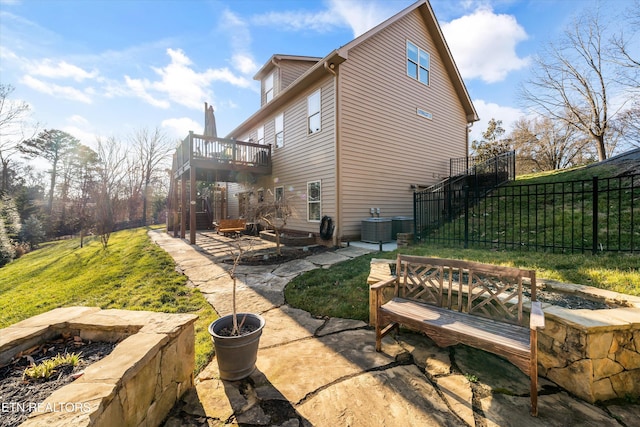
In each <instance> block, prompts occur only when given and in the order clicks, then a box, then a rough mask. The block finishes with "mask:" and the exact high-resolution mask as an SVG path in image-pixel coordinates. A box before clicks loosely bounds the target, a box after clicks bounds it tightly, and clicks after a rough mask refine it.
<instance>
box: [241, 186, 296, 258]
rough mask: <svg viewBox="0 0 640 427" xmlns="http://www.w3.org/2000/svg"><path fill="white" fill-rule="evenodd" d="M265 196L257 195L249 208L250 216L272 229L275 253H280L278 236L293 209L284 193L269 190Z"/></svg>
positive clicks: (293, 212) (292, 213)
mask: <svg viewBox="0 0 640 427" xmlns="http://www.w3.org/2000/svg"><path fill="white" fill-rule="evenodd" d="M267 192H268V193H269V194H268V196H267V197H264V196H263V195H262V194H260V195H258V200H257V202H256V205H255V207H252V208H251V211H252V213H251V216H252V217H254V218H255V220H256V221H258V222H263V223H265V224H266V225H267V227H268V228H270V229H272V230H273V232H274V234H275V239H276V254H277V255H278V256H281V255H282V250H281V248H280V246H281V244H280V237H281V235H282V233H283V232H284V229H285V227H286V226H287V221H288V220H289V218H291V217H292V216H294V215H295V210H294V208H293V206H292V204H291V202H290V200H288V199H287V197H286V196H285V195H284V194H273V193H271V190H267Z"/></svg>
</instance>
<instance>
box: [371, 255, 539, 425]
mask: <svg viewBox="0 0 640 427" xmlns="http://www.w3.org/2000/svg"><path fill="white" fill-rule="evenodd" d="M395 268H396V270H395V277H392V278H390V279H387V280H383V281H380V282H378V283H376V284H373V285H371V287H370V303H371V316H372V317H374V318H373V319H371V320H372V323H373V324H374V325H375V329H376V351H381V347H382V338H383V337H384V336H385V335H386V334H388V333H389V332H390V331H391V330H393V329H396V330H397V329H398V328H399V325H400V324H403V325H405V326H407V327H409V328H410V329H414V330H417V331H421V332H424V333H425V334H426V335H427V336H429V337H430V338H431V339H433V341H434V342H435V343H436V344H437V345H438V346H440V347H448V346H450V345H455V344H464V345H468V346H471V347H475V348H478V349H481V350H485V351H488V352H490V353H493V354H496V355H499V356H502V357H504V358H506V359H507V360H508V361H510V362H511V363H513V364H514V365H515V366H517V367H518V368H519V369H520V370H521V371H522V372H524V373H525V374H526V375H528V376H529V377H530V379H531V414H532V415H533V416H537V415H538V362H537V328H539V327H544V313H543V312H542V308H541V306H540V303H539V302H536V276H535V271H533V270H523V269H519V268H515V267H500V266H495V265H489V264H481V263H477V262H465V261H460V260H451V259H442V258H427V257H419V256H409V255H398V258H397V260H396V267H395ZM525 281H527V282H528V283H527V286H525V283H524V282H525ZM389 288H391V289H389ZM526 288H529V290H530V293H529V295H530V297H529V299H530V301H531V305H530V314H529V315H528V316H527V313H526V312H524V310H523V307H524V306H525V303H526V299H527V298H526V297H527V295H526V294H525V290H526ZM527 305H528V304H527Z"/></svg>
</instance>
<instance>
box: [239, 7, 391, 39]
mask: <svg viewBox="0 0 640 427" xmlns="http://www.w3.org/2000/svg"><path fill="white" fill-rule="evenodd" d="M396 9H397V4H395V5H394V4H393V3H392V2H381V1H371V0H330V1H328V7H327V9H325V10H321V11H308V10H298V11H285V12H268V13H264V14H262V15H256V16H254V17H253V18H252V19H251V22H252V23H253V24H255V25H260V26H269V27H274V28H278V29H279V30H287V31H314V32H318V33H325V32H329V31H332V30H334V29H335V28H338V27H349V28H351V31H352V32H353V36H354V37H358V36H359V35H361V34H363V33H365V32H367V31H368V30H370V29H371V28H373V27H375V26H376V25H378V24H380V23H382V22H383V21H384V20H386V19H387V18H389V17H391V16H392V15H393V14H394V13H397V12H398V11H397V10H396Z"/></svg>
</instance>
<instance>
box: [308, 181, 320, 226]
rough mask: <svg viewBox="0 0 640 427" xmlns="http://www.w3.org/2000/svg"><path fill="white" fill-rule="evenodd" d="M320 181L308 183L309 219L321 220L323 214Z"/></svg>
mask: <svg viewBox="0 0 640 427" xmlns="http://www.w3.org/2000/svg"><path fill="white" fill-rule="evenodd" d="M320 190H321V187H320V181H312V182H308V183H307V220H308V221H320V216H321V212H322V210H321V197H320V196H321V194H322V193H321V191H320Z"/></svg>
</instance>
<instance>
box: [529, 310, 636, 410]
mask: <svg viewBox="0 0 640 427" xmlns="http://www.w3.org/2000/svg"><path fill="white" fill-rule="evenodd" d="M544 311H545V320H546V327H545V328H544V329H543V330H540V331H539V332H538V365H539V367H540V371H539V372H540V375H542V376H544V377H546V378H548V379H550V380H551V381H553V382H555V383H556V384H558V385H559V386H561V387H562V388H564V389H566V390H569V391H570V392H572V393H574V394H575V395H577V396H579V397H581V398H582V399H584V400H586V401H588V402H591V403H593V402H596V401H604V400H609V399H613V398H627V397H633V398H638V397H639V396H640V304H639V305H638V307H625V308H613V309H605V310H585V309H581V310H568V309H565V308H562V307H556V306H547V307H544Z"/></svg>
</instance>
